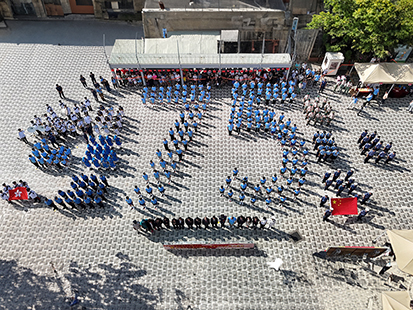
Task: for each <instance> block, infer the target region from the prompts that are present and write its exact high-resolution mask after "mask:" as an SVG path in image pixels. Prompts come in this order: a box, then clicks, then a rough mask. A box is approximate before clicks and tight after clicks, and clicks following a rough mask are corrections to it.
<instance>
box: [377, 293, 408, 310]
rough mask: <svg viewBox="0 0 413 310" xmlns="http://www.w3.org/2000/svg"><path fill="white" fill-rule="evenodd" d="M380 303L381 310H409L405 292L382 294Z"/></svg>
mask: <svg viewBox="0 0 413 310" xmlns="http://www.w3.org/2000/svg"><path fill="white" fill-rule="evenodd" d="M381 301H382V303H383V310H411V308H410V296H409V293H408V292H407V291H398V292H397V291H396V292H382V293H381Z"/></svg>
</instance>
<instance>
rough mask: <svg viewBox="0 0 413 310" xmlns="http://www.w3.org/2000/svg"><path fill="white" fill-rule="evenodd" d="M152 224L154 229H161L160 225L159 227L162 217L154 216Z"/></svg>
mask: <svg viewBox="0 0 413 310" xmlns="http://www.w3.org/2000/svg"><path fill="white" fill-rule="evenodd" d="M153 226H154V228H155V229H156V230H161V229H162V227H161V226H162V219H161V218H159V217H158V218H156V219H155V221H154V223H153Z"/></svg>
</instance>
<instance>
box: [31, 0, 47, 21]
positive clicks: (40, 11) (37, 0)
mask: <svg viewBox="0 0 413 310" xmlns="http://www.w3.org/2000/svg"><path fill="white" fill-rule="evenodd" d="M32 3H33V6H34V10H35V11H36V16H37V17H43V18H44V17H46V16H47V14H46V9H45V8H44V5H43V1H42V0H32Z"/></svg>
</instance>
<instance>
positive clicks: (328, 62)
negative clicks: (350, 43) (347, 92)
mask: <svg viewBox="0 0 413 310" xmlns="http://www.w3.org/2000/svg"><path fill="white" fill-rule="evenodd" d="M343 62H344V56H343V54H342V53H330V52H327V53H326V55H325V57H324V60H323V64H322V65H321V69H322V70H323V73H324V74H325V75H336V74H337V71H338V69H339V68H340V65H341V64H342V63H343Z"/></svg>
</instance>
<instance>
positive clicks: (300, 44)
mask: <svg viewBox="0 0 413 310" xmlns="http://www.w3.org/2000/svg"><path fill="white" fill-rule="evenodd" d="M317 34H318V30H317V29H298V30H297V37H296V44H297V50H296V52H297V57H296V61H297V62H302V61H306V60H307V59H308V58H309V57H310V55H311V51H312V50H313V46H314V42H315V40H316V38H317Z"/></svg>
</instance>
